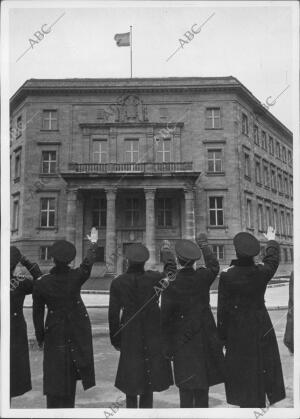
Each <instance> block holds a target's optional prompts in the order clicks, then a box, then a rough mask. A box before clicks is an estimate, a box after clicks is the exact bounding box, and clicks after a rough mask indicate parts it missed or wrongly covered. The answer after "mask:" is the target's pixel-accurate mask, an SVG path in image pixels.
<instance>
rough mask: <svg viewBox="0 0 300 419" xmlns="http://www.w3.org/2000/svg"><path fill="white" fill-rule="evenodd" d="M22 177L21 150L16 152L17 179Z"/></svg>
mask: <svg viewBox="0 0 300 419" xmlns="http://www.w3.org/2000/svg"><path fill="white" fill-rule="evenodd" d="M20 177H21V152H20V151H19V152H17V153H16V154H15V181H17V180H19V179H20Z"/></svg>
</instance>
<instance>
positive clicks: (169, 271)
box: [160, 240, 177, 281]
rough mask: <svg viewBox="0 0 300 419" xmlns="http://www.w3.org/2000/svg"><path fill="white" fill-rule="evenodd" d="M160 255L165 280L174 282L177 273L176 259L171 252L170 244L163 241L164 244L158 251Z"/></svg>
mask: <svg viewBox="0 0 300 419" xmlns="http://www.w3.org/2000/svg"><path fill="white" fill-rule="evenodd" d="M160 254H161V260H162V262H163V264H164V274H165V275H166V277H167V280H168V281H174V279H175V276H176V272H177V264H176V257H175V255H174V253H173V252H172V251H171V244H170V242H169V241H168V240H165V241H164V244H163V246H162V247H161V249H160Z"/></svg>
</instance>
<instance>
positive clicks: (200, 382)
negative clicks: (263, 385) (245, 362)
mask: <svg viewBox="0 0 300 419" xmlns="http://www.w3.org/2000/svg"><path fill="white" fill-rule="evenodd" d="M198 243H199V246H200V248H201V250H202V254H203V256H204V261H205V265H206V267H200V268H198V269H197V270H195V269H194V267H193V265H194V263H195V261H196V260H198V259H200V257H201V251H200V248H199V247H198V246H197V245H196V244H195V243H193V242H192V241H190V240H179V241H177V243H176V245H175V251H176V254H177V259H178V262H179V264H180V265H181V267H182V268H181V269H180V270H179V271H178V272H177V274H176V278H175V280H174V281H172V282H170V285H169V286H168V288H166V290H165V291H164V292H163V293H162V305H161V317H162V320H161V322H162V332H163V337H164V348H165V349H164V352H165V355H166V356H167V357H169V358H172V359H173V362H174V375H175V384H176V385H177V387H179V395H180V407H182V408H189V407H208V392H209V387H210V386H213V385H215V384H219V383H222V382H224V374H223V373H224V370H223V368H224V365H223V363H224V356H223V352H222V346H221V343H220V341H219V339H218V336H217V327H216V323H215V320H214V317H213V314H212V312H211V308H210V305H209V290H210V286H211V284H212V283H213V281H214V280H215V278H216V276H217V274H218V272H219V262H218V260H217V259H216V257H215V256H214V254H213V253H212V251H211V249H210V247H209V246H208V243H207V238H206V236H205V235H204V234H202V235H200V236H199V238H198Z"/></svg>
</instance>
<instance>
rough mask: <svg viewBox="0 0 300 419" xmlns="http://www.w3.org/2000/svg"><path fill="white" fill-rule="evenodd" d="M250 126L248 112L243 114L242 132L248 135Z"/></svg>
mask: <svg viewBox="0 0 300 419" xmlns="http://www.w3.org/2000/svg"><path fill="white" fill-rule="evenodd" d="M248 133H249V127H248V116H247V115H246V114H244V113H243V114H242V134H245V135H248Z"/></svg>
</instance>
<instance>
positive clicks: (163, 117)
mask: <svg viewBox="0 0 300 419" xmlns="http://www.w3.org/2000/svg"><path fill="white" fill-rule="evenodd" d="M159 117H160V119H161V120H163V121H166V120H167V119H168V109H167V108H160V109H159Z"/></svg>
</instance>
